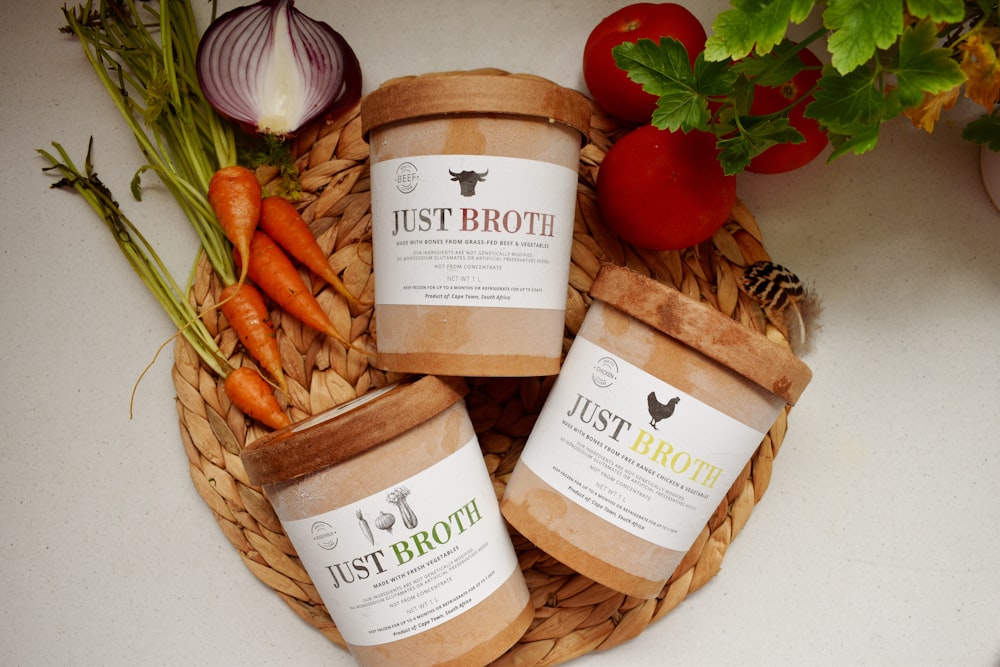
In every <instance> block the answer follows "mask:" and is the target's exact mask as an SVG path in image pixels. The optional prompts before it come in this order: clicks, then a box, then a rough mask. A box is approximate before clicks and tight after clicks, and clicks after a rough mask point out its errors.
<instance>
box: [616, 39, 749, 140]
mask: <svg viewBox="0 0 1000 667" xmlns="http://www.w3.org/2000/svg"><path fill="white" fill-rule="evenodd" d="M612 54H613V55H614V57H615V63H616V64H617V65H618V67H619V68H621V69H623V70H625V71H627V72H628V75H629V78H630V79H632V80H633V81H635V82H636V83H639V84H642V88H643V90H645V91H646V92H647V93H650V94H651V95H655V96H656V97H657V108H656V110H655V111H654V112H653V119H652V122H653V124H654V125H656V126H657V127H659V128H661V129H663V128H666V129H669V130H671V131H675V130H678V129H682V130H683V131H685V132H688V131H690V130H692V129H706V128H707V124H708V120H709V118H710V114H709V111H708V98H709V97H710V96H713V95H725V94H726V93H728V92H730V89H731V87H732V84H733V81H734V80H735V75H734V74H732V73H731V72H730V71H729V69H728V67H726V65H725V64H723V63H707V62H705V60H704V58H703V57H702V56H701V54H699V56H698V58H697V59H696V60H695V66H694V68H692V67H691V60H690V59H689V58H688V54H687V50H686V49H685V48H684V45H683V44H682V43H681V42H680V41H678V40H676V39H674V38H673V37H662V38H660V43H659V45H657V44H656V43H655V42H653V41H652V40H650V39H640V40H638V41H637V42H634V43H633V42H625V43H623V44H619V45H618V46H616V47H615V48H614V49H612Z"/></svg>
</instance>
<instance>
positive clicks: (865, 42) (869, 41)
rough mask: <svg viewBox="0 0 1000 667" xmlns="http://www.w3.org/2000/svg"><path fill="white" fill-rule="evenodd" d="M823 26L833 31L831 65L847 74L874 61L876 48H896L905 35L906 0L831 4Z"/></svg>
mask: <svg viewBox="0 0 1000 667" xmlns="http://www.w3.org/2000/svg"><path fill="white" fill-rule="evenodd" d="M823 25H824V26H826V28H827V29H829V30H832V31H833V34H832V35H830V39H829V41H828V42H827V46H828V48H829V50H830V55H831V56H832V60H831V62H832V63H833V66H834V67H836V68H837V71H838V72H840V73H841V74H847V73H848V72H851V71H853V70H854V69H855V68H856V67H858V66H860V65H862V64H864V63H866V62H868V61H869V60H871V58H872V57H873V56H874V55H875V49H876V48H881V49H887V48H889V47H890V46H892V45H893V44H895V42H896V38H898V37H899V35H900V33H901V32H903V0H830V2H829V4H828V5H827V8H826V11H824V12H823Z"/></svg>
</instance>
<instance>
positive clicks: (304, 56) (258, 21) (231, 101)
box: [196, 0, 361, 136]
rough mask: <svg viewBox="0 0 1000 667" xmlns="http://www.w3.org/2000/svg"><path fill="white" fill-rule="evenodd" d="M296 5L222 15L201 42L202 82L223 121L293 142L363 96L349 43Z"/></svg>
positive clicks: (280, 2)
mask: <svg viewBox="0 0 1000 667" xmlns="http://www.w3.org/2000/svg"><path fill="white" fill-rule="evenodd" d="M294 4H295V3H294V0H261V2H258V3H256V4H253V5H248V6H246V7H238V8H236V9H233V10H231V11H228V12H226V13H225V14H222V15H221V16H219V17H218V18H217V19H216V20H215V21H213V22H212V24H211V25H210V26H209V27H208V30H206V31H205V34H204V35H203V36H202V38H201V42H200V43H199V44H198V55H197V63H196V67H197V71H198V83H199V85H200V86H201V90H202V93H203V94H204V95H205V99H206V100H208V103H209V104H211V105H212V107H214V108H215V110H216V111H218V112H219V113H220V114H221V115H223V116H225V117H227V118H229V119H230V120H233V121H235V122H237V123H239V124H240V125H242V126H243V127H245V128H248V129H251V130H254V131H256V132H259V133H261V134H273V135H278V136H287V135H290V134H293V133H294V132H295V131H296V130H298V129H299V128H301V127H302V126H303V125H305V124H306V123H308V122H309V121H311V120H313V119H316V118H318V117H319V116H321V115H323V114H328V113H332V112H334V111H337V110H339V109H343V108H345V107H347V106H350V105H352V104H354V103H355V102H357V101H358V99H359V98H360V97H361V67H360V66H359V64H358V59H357V57H356V56H355V55H354V51H353V50H351V47H350V45H348V43H347V41H346V40H345V39H344V38H343V37H342V36H341V35H340V33H338V32H337V31H336V30H334V29H333V28H331V27H330V26H328V25H327V24H326V23H323V22H321V21H316V20H314V19H311V18H309V17H308V16H306V15H305V14H303V13H302V12H300V11H299V10H297V9H295V7H294Z"/></svg>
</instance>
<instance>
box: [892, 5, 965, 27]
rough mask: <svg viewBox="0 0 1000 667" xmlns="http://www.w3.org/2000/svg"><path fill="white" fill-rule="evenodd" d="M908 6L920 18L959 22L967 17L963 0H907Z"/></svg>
mask: <svg viewBox="0 0 1000 667" xmlns="http://www.w3.org/2000/svg"><path fill="white" fill-rule="evenodd" d="M906 6H907V8H908V9H909V10H910V13H911V14H913V15H914V16H916V17H917V18H918V19H925V18H929V19H931V20H933V21H943V22H945V23H957V22H958V21H961V20H962V19H963V18H965V3H964V2H963V1H962V0H906Z"/></svg>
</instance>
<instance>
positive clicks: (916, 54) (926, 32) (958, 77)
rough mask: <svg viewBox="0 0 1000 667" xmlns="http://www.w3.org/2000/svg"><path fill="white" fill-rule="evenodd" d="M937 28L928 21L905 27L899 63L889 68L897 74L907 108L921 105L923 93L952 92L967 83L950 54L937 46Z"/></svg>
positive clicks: (899, 87)
mask: <svg viewBox="0 0 1000 667" xmlns="http://www.w3.org/2000/svg"><path fill="white" fill-rule="evenodd" d="M936 43H937V28H936V27H935V26H934V24H933V23H932V22H931V21H930V20H929V19H925V20H923V21H921V22H920V23H918V24H916V25H915V26H913V27H912V28H906V29H905V30H904V31H903V34H902V35H901V36H900V38H899V51H898V62H897V64H896V65H895V66H894V67H891V68H890V71H892V72H893V73H894V74H895V75H896V83H897V85H898V91H899V100H900V102H901V103H902V104H903V106H904V107H912V106H916V105H918V104H920V102H921V101H923V99H924V93H930V94H932V95H934V94H937V93H941V92H944V91H946V90H951V89H952V88H954V87H955V86H958V85H961V84H962V83H963V82H964V81H965V80H966V75H965V73H964V72H963V71H962V68H961V67H959V65H958V63H957V62H955V61H954V60H953V59H952V58H951V51H950V50H949V49H945V48H942V47H938V46H936Z"/></svg>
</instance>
